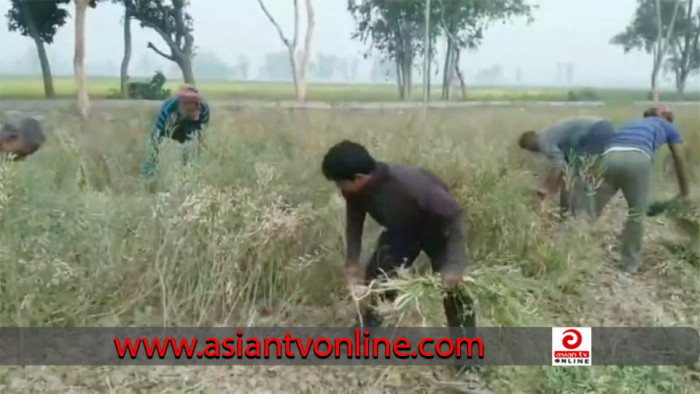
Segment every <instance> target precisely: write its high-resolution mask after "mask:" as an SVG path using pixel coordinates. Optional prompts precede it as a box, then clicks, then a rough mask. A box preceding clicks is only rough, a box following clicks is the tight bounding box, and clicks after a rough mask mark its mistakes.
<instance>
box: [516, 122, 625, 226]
mask: <svg viewBox="0 0 700 394" xmlns="http://www.w3.org/2000/svg"><path fill="white" fill-rule="evenodd" d="M614 132H615V126H614V125H613V123H612V122H611V121H609V120H606V119H601V118H597V117H581V118H572V119H565V120H563V121H561V122H559V123H557V124H555V125H553V126H550V127H547V128H545V129H544V130H542V131H541V132H539V133H537V132H535V131H526V132H524V133H523V134H522V135H521V136H520V140H519V145H520V147H521V148H522V149H525V150H528V151H530V152H535V153H541V154H544V155H545V156H546V157H547V158H548V159H549V161H550V162H551V168H550V171H549V174H548V175H547V177H546V178H545V180H544V182H543V183H542V185H541V186H539V187H538V188H537V195H538V196H539V198H540V199H544V198H546V197H547V196H549V195H551V194H554V193H556V191H557V189H559V193H560V194H559V207H560V209H561V212H562V214H564V213H566V212H569V213H571V214H573V215H575V216H579V215H580V214H586V215H588V217H589V218H593V217H594V216H595V212H594V211H595V209H594V207H595V204H594V201H593V197H592V193H593V192H592V190H589V189H591V185H590V184H589V183H590V182H589V181H588V180H587V179H586V178H588V176H587V174H585V169H586V167H588V165H587V164H589V163H587V161H594V160H595V158H596V157H598V156H599V155H601V154H602V153H603V150H604V149H605V146H606V145H607V143H608V141H609V140H610V139H611V138H612V135H613V133H614ZM590 164H591V165H590V167H591V168H593V165H592V164H593V163H590ZM567 166H568V169H569V172H570V179H569V182H568V183H567V182H565V180H564V177H563V174H564V168H565V167H567Z"/></svg>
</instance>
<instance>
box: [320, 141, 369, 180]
mask: <svg viewBox="0 0 700 394" xmlns="http://www.w3.org/2000/svg"><path fill="white" fill-rule="evenodd" d="M376 166H377V162H376V161H375V160H374V158H373V157H372V156H371V155H370V154H369V152H368V151H367V149H366V148H365V147H364V146H362V145H360V144H358V143H356V142H352V141H348V140H343V141H342V142H339V143H337V144H335V145H333V147H331V148H330V149H329V150H328V152H327V153H326V155H325V156H324V157H323V164H322V165H321V169H322V170H323V176H325V177H326V179H328V180H332V181H343V180H352V179H355V176H356V175H357V174H369V173H371V172H372V171H373V170H374V169H375V168H376Z"/></svg>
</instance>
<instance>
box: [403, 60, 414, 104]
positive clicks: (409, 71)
mask: <svg viewBox="0 0 700 394" xmlns="http://www.w3.org/2000/svg"><path fill="white" fill-rule="evenodd" d="M403 67H404V77H403V78H404V85H403V87H404V91H405V99H410V98H411V94H412V93H413V56H411V54H410V53H408V54H405V56H404V64H403Z"/></svg>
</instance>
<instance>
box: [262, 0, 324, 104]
mask: <svg viewBox="0 0 700 394" xmlns="http://www.w3.org/2000/svg"><path fill="white" fill-rule="evenodd" d="M293 2H294V36H293V37H292V40H291V41H290V40H289V39H287V37H285V36H284V33H282V28H281V27H280V25H279V23H277V21H276V20H275V18H273V17H272V14H270V11H268V10H267V7H265V3H263V0H258V5H259V6H260V9H261V10H262V11H263V13H265V16H266V17H267V19H268V20H269V21H270V23H272V26H274V27H275V30H277V34H279V36H280V40H282V43H284V45H285V46H286V47H287V50H288V51H289V65H290V67H291V68H292V80H293V82H294V95H295V97H297V98H298V97H299V93H300V89H299V78H298V77H299V74H298V71H297V61H296V58H295V56H296V53H295V52H296V48H297V38H298V37H299V2H298V0H293ZM307 12H308V8H307ZM312 12H313V11H312ZM308 33H309V32H308V30H307V38H308V39H309V40H310V39H311V38H310V36H308Z"/></svg>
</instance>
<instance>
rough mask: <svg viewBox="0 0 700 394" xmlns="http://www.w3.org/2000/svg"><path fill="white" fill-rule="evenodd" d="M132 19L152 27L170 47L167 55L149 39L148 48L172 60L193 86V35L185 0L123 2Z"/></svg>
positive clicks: (187, 2) (190, 18)
mask: <svg viewBox="0 0 700 394" xmlns="http://www.w3.org/2000/svg"><path fill="white" fill-rule="evenodd" d="M124 5H125V7H127V8H128V9H129V15H130V17H131V18H133V19H136V20H138V21H139V22H140V23H141V27H146V28H149V29H152V30H153V31H155V32H156V33H158V35H160V37H161V38H162V39H163V41H165V43H166V45H168V48H169V49H170V54H167V53H165V52H163V51H161V50H160V49H158V48H157V47H156V46H155V45H154V44H153V43H152V42H149V43H148V47H149V48H150V49H152V50H153V51H154V52H155V53H157V54H159V55H160V56H162V57H164V58H166V59H168V60H170V61H172V62H174V63H175V64H177V65H178V67H179V68H180V70H181V71H182V77H183V79H184V80H185V83H188V84H192V85H194V83H195V79H194V70H193V68H192V58H193V57H194V36H193V35H192V31H193V27H192V17H191V16H190V14H189V13H187V12H186V11H185V9H186V8H187V7H188V6H189V1H188V0H128V1H125V2H124Z"/></svg>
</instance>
